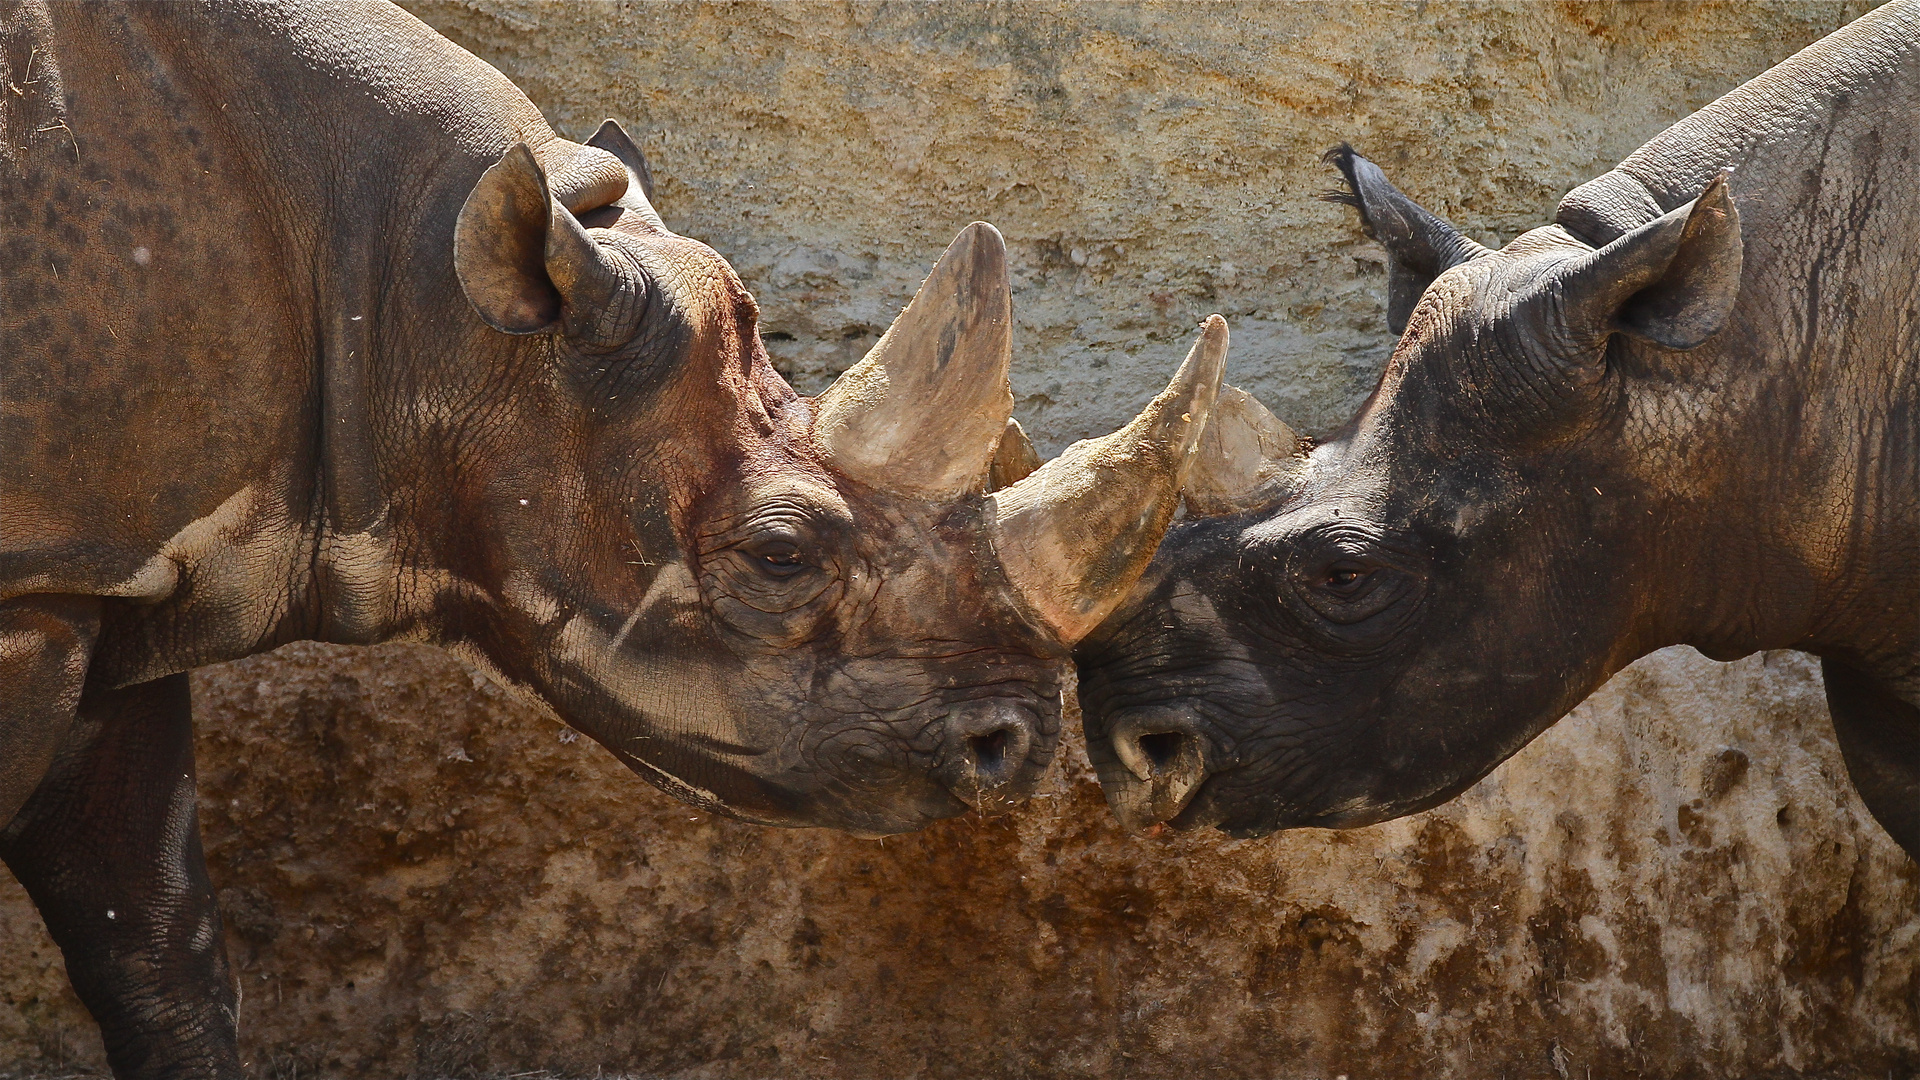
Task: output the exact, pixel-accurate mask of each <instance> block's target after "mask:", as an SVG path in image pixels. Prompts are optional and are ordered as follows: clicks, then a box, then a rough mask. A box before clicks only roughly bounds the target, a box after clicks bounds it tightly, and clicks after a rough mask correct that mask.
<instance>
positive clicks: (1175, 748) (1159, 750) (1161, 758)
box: [1139, 731, 1191, 772]
mask: <svg viewBox="0 0 1920 1080" xmlns="http://www.w3.org/2000/svg"><path fill="white" fill-rule="evenodd" d="M1189 738H1191V736H1189V735H1187V734H1186V733H1185V732H1180V731H1150V732H1148V733H1147V734H1145V735H1142V736H1140V739H1139V743H1140V752H1141V753H1143V754H1145V755H1146V758H1147V761H1148V762H1150V763H1152V765H1153V771H1154V772H1161V771H1163V770H1164V769H1166V767H1167V766H1169V765H1171V764H1173V763H1174V760H1175V759H1177V758H1178V757H1179V756H1180V744H1181V743H1183V742H1185V741H1186V740H1187V739H1189Z"/></svg>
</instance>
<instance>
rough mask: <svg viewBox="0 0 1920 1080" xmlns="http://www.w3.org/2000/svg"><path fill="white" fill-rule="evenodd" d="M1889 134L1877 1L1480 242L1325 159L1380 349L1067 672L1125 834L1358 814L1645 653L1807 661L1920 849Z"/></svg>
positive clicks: (1480, 759)
mask: <svg viewBox="0 0 1920 1080" xmlns="http://www.w3.org/2000/svg"><path fill="white" fill-rule="evenodd" d="M1917 121H1920V8H1917V7H1916V6H1915V5H1914V4H1911V3H1902V4H1895V5H1889V6H1887V7H1885V8H1882V9H1880V10H1878V11H1876V12H1875V13H1873V14H1871V15H1869V16H1868V17H1866V18H1864V19H1862V20H1860V21H1859V22H1857V23H1855V24H1853V25H1851V26H1850V27H1848V28H1846V29H1844V30H1842V31H1841V32H1839V33H1836V34H1834V35H1832V36H1831V37H1829V38H1828V39H1826V40H1824V41H1821V42H1819V43H1816V44H1815V45H1814V46H1812V47H1810V48H1808V49H1807V50H1805V51H1804V52H1803V53H1801V54H1800V55H1798V56H1796V57H1794V58H1792V59H1790V60H1789V61H1787V62H1785V63H1783V64H1781V65H1780V66H1778V67H1776V68H1775V69H1773V70H1772V71H1770V72H1768V73H1766V74H1765V75H1763V76H1761V77H1760V78H1758V79H1755V80H1754V81H1753V82H1751V83H1749V84H1747V85H1746V86H1743V87H1741V88H1740V89H1738V90H1735V91H1733V92H1732V93H1730V94H1728V95H1727V96H1726V97H1724V98H1722V99H1721V100H1719V101H1718V102H1716V103H1714V104H1713V105H1711V106H1709V107H1708V108H1706V109H1704V110H1703V111H1701V112H1700V113H1698V114H1696V115H1694V116H1692V117H1690V118H1688V119H1687V120H1684V121H1682V122H1681V123H1679V124H1677V125H1675V126H1674V127H1673V128H1672V129H1671V130H1669V131H1667V132H1666V133H1664V134H1662V135H1660V136H1659V137H1657V138H1656V139H1654V140H1653V141H1652V142H1650V143H1648V144H1647V145H1646V146H1645V147H1643V148H1641V149H1640V150H1638V151H1636V152H1635V153H1634V154H1633V155H1631V156H1630V157H1629V158H1627V159H1626V160H1625V161H1623V162H1622V163H1621V164H1620V165H1619V166H1618V167H1616V168H1615V169H1614V170H1612V171H1611V172H1609V173H1607V174H1605V175H1604V176H1601V177H1599V178H1598V179H1596V180H1594V181H1592V182H1590V183H1588V184H1585V185H1583V186H1581V187H1580V188H1578V189H1576V190H1575V191H1573V192H1572V193H1570V194H1569V195H1568V196H1567V198H1566V199H1565V201H1564V202H1563V203H1562V205H1561V207H1560V210H1559V212H1558V214H1557V215H1556V218H1555V223H1554V224H1552V225H1549V226H1547V227H1545V228H1540V229H1535V230H1533V231H1531V232H1528V233H1526V234H1524V235H1522V236H1520V237H1519V238H1517V239H1515V240H1514V241H1513V242H1512V243H1511V244H1509V245H1507V246H1506V247H1505V248H1504V249H1502V250H1500V251H1486V250H1485V249H1482V248H1480V247H1479V246H1478V245H1476V244H1473V243H1472V242H1470V241H1466V240H1465V239H1464V238H1462V237H1460V236H1459V235H1458V234H1457V233H1456V232H1455V231H1454V230H1453V229H1452V227H1451V226H1449V225H1447V224H1446V223H1445V222H1444V221H1442V220H1440V219H1439V218H1437V217H1435V216H1433V215H1431V214H1428V213H1427V212H1425V211H1423V210H1420V209H1419V208H1418V207H1417V206H1415V205H1414V204H1413V203H1412V202H1411V201H1410V200H1408V199H1406V198H1405V196H1402V195H1401V194H1400V193H1399V192H1397V191H1395V190H1394V189H1393V187H1392V186H1391V185H1390V184H1388V183H1387V182H1386V179H1385V177H1384V176H1382V175H1380V173H1379V171H1378V170H1377V169H1374V168H1373V167H1372V166H1371V164H1370V163H1367V162H1366V161H1365V160H1364V159H1360V158H1358V157H1356V156H1353V155H1351V154H1350V152H1348V153H1337V154H1335V155H1333V156H1334V157H1335V158H1337V159H1338V161H1339V163H1340V164H1341V166H1342V167H1343V169H1344V170H1345V171H1346V173H1347V177H1348V180H1349V183H1350V184H1351V185H1353V187H1354V189H1355V190H1353V191H1352V192H1350V193H1347V194H1344V195H1342V196H1341V201H1346V202H1349V203H1351V204H1353V205H1356V206H1357V207H1358V208H1359V209H1360V210H1361V212H1362V215H1363V218H1364V223H1365V225H1366V226H1367V228H1368V230H1369V232H1370V233H1372V234H1374V235H1376V236H1377V237H1379V239H1380V240H1381V241H1382V242H1383V244H1385V246H1386V247H1387V249H1388V253H1389V255H1390V256H1391V261H1392V266H1391V271H1392V275H1393V280H1392V284H1391V286H1390V294H1391V301H1392V302H1391V303H1390V310H1391V313H1392V315H1393V317H1394V318H1395V319H1396V322H1397V324H1396V326H1395V329H1396V330H1399V329H1402V327H1401V326H1400V325H1398V324H1399V323H1404V334H1403V336H1402V337H1401V339H1400V342H1399V344H1398V345H1397V346H1396V348H1395V349H1394V352H1393V355H1392V358H1391V360H1390V361H1389V363H1388V366H1387V369H1386V372H1385V374H1384V376H1383V377H1382V380H1381V383H1380V385H1379V387H1378V389H1377V390H1376V391H1375V392H1374V394H1373V395H1372V397H1371V398H1370V399H1369V400H1368V401H1367V402H1366V404H1365V405H1364V406H1363V407H1362V409H1361V410H1360V412H1359V414H1358V415H1357V416H1356V417H1355V418H1354V419H1353V421H1352V422H1351V423H1350V424H1348V425H1347V427H1345V428H1344V429H1343V430H1341V431H1340V432H1338V433H1337V434H1335V435H1334V436H1333V437H1332V438H1330V439H1328V440H1327V441H1326V442H1325V443H1324V444H1323V445H1320V446H1318V447H1315V448H1313V449H1312V450H1311V453H1310V455H1309V458H1308V462H1307V471H1306V474H1305V478H1304V480H1303V481H1302V482H1300V483H1298V484H1297V485H1295V486H1294V487H1293V488H1292V489H1290V490H1288V491H1285V492H1283V493H1282V494H1281V496H1280V497H1278V498H1274V499H1269V500H1268V501H1267V502H1266V503H1265V504H1264V505H1259V506H1256V507H1252V508H1248V509H1245V510H1243V511H1241V512H1238V513H1233V514H1229V515H1227V516H1222V517H1215V518H1210V519H1204V520H1189V521H1186V522H1183V523H1181V524H1179V525H1177V526H1176V527H1175V528H1174V529H1173V530H1172V531H1170V532H1169V533H1168V535H1167V537H1166V539H1165V540H1164V541H1163V543H1162V546H1161V548H1160V551H1159V553H1158V555H1157V556H1156V559H1155V561H1154V563H1153V564H1152V566H1151V567H1150V569H1149V570H1148V572H1147V575H1146V576H1145V578H1143V580H1142V581H1141V583H1140V584H1139V586H1138V587H1137V589H1136V591H1135V593H1134V596H1133V598H1132V599H1131V600H1130V601H1129V602H1128V604H1126V605H1124V606H1123V607H1122V608H1120V609H1119V610H1118V611H1117V612H1116V613H1115V614H1114V615H1113V616H1112V617H1111V618H1110V619H1109V620H1108V621H1107V622H1106V623H1105V624H1104V625H1103V626H1102V627H1101V628H1100V629H1099V630H1098V631H1096V632H1095V634H1094V635H1092V636H1091V637H1089V638H1088V639H1087V640H1086V641H1085V642H1083V643H1082V645H1081V646H1080V648H1079V649H1078V651H1077V654H1076V655H1077V658H1078V660H1079V664H1080V694H1081V701H1082V704H1083V707H1084V709H1085V716H1086V728H1087V737H1088V744H1089V748H1090V753H1091V756H1092V758H1093V761H1094V763H1095V765H1096V767H1097V768H1098V770H1099V772H1100V776H1101V780H1102V782H1103V784H1105V785H1106V787H1107V790H1108V794H1109V799H1110V801H1111V802H1112V804H1113V805H1114V807H1115V809H1116V811H1118V812H1120V813H1121V816H1122V817H1123V819H1124V820H1125V821H1126V822H1127V823H1128V824H1129V825H1131V826H1134V827H1145V826H1149V825H1152V824H1154V823H1156V822H1158V821H1162V820H1168V821H1171V822H1172V824H1173V825H1175V826H1176V827H1198V826H1204V825H1215V826H1217V827H1218V828H1220V829H1221V830H1223V831H1225V832H1227V833H1229V834H1231V835H1235V836H1258V835H1262V834H1265V833H1268V832H1271V831H1273V830H1276V829H1287V828H1294V827H1299V826H1322V827H1350V826H1358V825H1364V824H1368V823H1371V822H1377V821H1381V820H1383V819H1387V818H1392V817H1396V816H1399V815H1404V814H1410V813H1413V812H1415V811H1418V810H1421V809H1424V808H1427V807H1430V806H1433V805H1435V804H1437V803H1439V802H1441V801H1443V800H1445V799H1448V798H1450V797H1452V796H1453V795H1455V794H1456V793H1458V792H1460V791H1461V790H1463V789H1464V788H1466V787H1467V786H1468V785H1470V784H1472V783H1473V782H1474V781H1476V780H1477V779H1479V778H1480V777H1482V776H1484V775H1486V774H1487V773H1488V772H1489V771H1490V770H1492V769H1493V768H1494V766H1496V765H1497V764H1499V763H1500V762H1501V761H1502V760H1504V759H1505V758H1507V757H1508V756H1509V755H1511V754H1512V753H1514V752H1515V751H1516V750H1518V749H1519V748H1520V747H1521V746H1523V745H1525V744H1526V742H1527V741H1528V740H1530V739H1532V738H1533V737H1534V736H1536V735H1538V734H1539V733H1540V732H1541V731H1542V730H1544V729H1545V728H1546V727H1548V726H1549V725H1551V724H1552V723H1553V722H1554V721H1555V720H1557V719H1558V718H1560V717H1561V716H1562V715H1564V714H1565V713H1566V712H1567V711H1568V710H1569V709H1571V708H1572V707H1573V706H1574V705H1575V704H1577V703H1578V702H1579V701H1580V700H1581V699H1582V698H1584V697H1586V696H1587V695H1588V694H1589V693H1590V692H1591V691H1593V690H1594V689H1595V688H1596V687H1598V686H1599V685H1600V683H1602V682H1603V681H1604V680H1605V679H1607V677H1608V676H1610V675H1611V674H1613V673H1614V672H1615V671H1617V670H1619V669H1620V668H1621V667H1622V666H1624V665H1626V664H1627V663H1629V662H1631V661H1632V660H1633V659H1635V658H1636V657H1639V656H1642V655H1644V654H1646V653H1647V652H1650V651H1652V650H1654V649H1658V648H1661V647H1663V646H1667V645H1671V644H1676V643H1686V644H1690V645H1693V646H1695V647H1697V648H1699V649H1700V650H1702V651H1703V652H1705V653H1707V654H1708V655H1709V656H1713V657H1716V658H1722V659H1732V658H1735V657H1739V656H1742V655H1745V654H1747V653H1751V652H1753V651H1755V650H1759V649H1781V648H1792V649H1802V650H1806V651H1809V652H1812V653H1815V654H1818V655H1819V656H1821V657H1822V658H1823V659H1824V661H1825V667H1826V673H1827V685H1828V694H1829V699H1830V701H1831V703H1832V706H1833V712H1834V718H1835V725H1836V728H1837V729H1838V731H1839V734H1840V741H1841V746H1842V749H1843V751H1844V753H1845V757H1846V760H1847V764H1848V768H1849V770H1850V772H1851V775H1852V778H1853V781H1854V783H1855V784H1856V786H1857V787H1858V788H1859V790H1860V792H1861V794H1862V796H1863V797H1864V799H1865V801H1866V803H1867V805H1868V806H1869V808H1870V809H1871V810H1872V811H1873V813H1874V814H1875V815H1876V817H1877V818H1878V819H1879V820H1880V821H1881V822H1882V823H1883V824H1884V825H1885V826H1886V828H1887V829H1888V831H1889V832H1890V833H1892V835H1893V836H1894V838H1895V839H1896V840H1898V841H1899V842H1900V843H1901V844H1902V845H1903V846H1905V847H1906V848H1907V850H1908V851H1909V852H1915V853H1920V710H1916V708H1915V706H1916V704H1917V703H1920V175H1917V174H1920V133H1917V132H1916V126H1917ZM1723 174H1725V175H1726V176H1727V178H1728V179H1727V184H1728V187H1727V189H1726V191H1727V192H1730V194H1731V206H1729V205H1728V203H1727V200H1726V199H1725V193H1724V192H1721V191H1717V190H1712V189H1711V188H1710V186H1711V185H1713V183H1714V181H1715V178H1716V177H1719V176H1721V175H1723ZM1703 193H1704V195H1703ZM1697 197H1698V198H1699V202H1698V203H1697V204H1696V203H1695V200H1696V198H1697ZM1736 210H1737V220H1736ZM1609 245H1612V246H1611V247H1609ZM1603 248H1604V249H1606V250H1605V251H1600V250H1599V249H1603ZM1414 298H1418V303H1417V305H1415V304H1414V303H1413V300H1414ZM1122 742H1130V743H1131V745H1129V746H1126V747H1124V748H1123V747H1121V746H1120V744H1121V743H1122ZM1123 749H1124V751H1125V753H1124V755H1123V753H1122V752H1121V751H1122V750H1123ZM1123 756H1125V757H1130V758H1131V759H1132V760H1134V761H1135V762H1137V763H1139V764H1140V765H1141V768H1140V769H1138V770H1137V771H1136V770H1135V769H1130V768H1129V767H1127V765H1126V764H1125V762H1124V761H1123V760H1122V758H1123Z"/></svg>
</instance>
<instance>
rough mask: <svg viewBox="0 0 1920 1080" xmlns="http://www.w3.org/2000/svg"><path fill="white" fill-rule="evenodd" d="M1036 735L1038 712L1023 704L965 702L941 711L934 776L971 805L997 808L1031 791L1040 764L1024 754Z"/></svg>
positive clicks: (1035, 741) (1009, 805) (987, 809)
mask: <svg viewBox="0 0 1920 1080" xmlns="http://www.w3.org/2000/svg"><path fill="white" fill-rule="evenodd" d="M1040 741H1041V739H1040V718H1039V717H1038V716H1036V715H1035V714H1034V712H1033V710H1032V709H1031V708H1029V707H1027V706H1026V705H1025V704H1023V703H1020V702H1013V701H992V700H990V701H974V702H966V703H964V704H961V705H957V706H955V707H954V709H953V711H951V712H949V713H948V714H947V718H946V722H945V730H944V732H943V733H942V740H941V754H940V759H941V761H940V766H939V768H938V769H937V770H935V776H936V777H937V778H938V779H939V781H940V782H941V783H942V784H944V785H946V788H947V790H949V791H951V792H953V794H954V795H955V796H956V797H958V798H959V799H960V800H961V801H963V802H965V803H966V804H967V805H969V806H971V807H973V808H974V809H975V810H978V811H980V812H981V813H984V814H995V813H1000V812H1003V811H1005V810H1008V809H1011V808H1012V807H1013V806H1014V804H1016V803H1018V802H1021V801H1022V800H1024V799H1025V798H1026V797H1027V796H1028V795H1029V794H1031V793H1032V789H1033V786H1034V784H1035V783H1036V782H1037V781H1038V780H1039V778H1040V773H1041V771H1042V770H1043V769H1044V768H1045V767H1046V762H1045V761H1044V760H1042V761H1038V762H1035V761H1032V760H1029V759H1030V757H1031V755H1032V753H1033V751H1034V749H1035V747H1036V746H1037V745H1038V744H1039V743H1040Z"/></svg>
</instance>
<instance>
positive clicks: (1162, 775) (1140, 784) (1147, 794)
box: [1096, 708, 1210, 830]
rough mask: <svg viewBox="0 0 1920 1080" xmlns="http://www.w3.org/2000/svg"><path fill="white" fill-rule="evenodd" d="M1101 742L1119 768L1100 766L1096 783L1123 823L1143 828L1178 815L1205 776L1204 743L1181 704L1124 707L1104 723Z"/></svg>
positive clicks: (1203, 735)
mask: <svg viewBox="0 0 1920 1080" xmlns="http://www.w3.org/2000/svg"><path fill="white" fill-rule="evenodd" d="M1107 744H1108V746H1110V747H1111V751H1112V758H1113V763H1114V764H1118V765H1119V766H1121V768H1111V767H1109V768H1106V769H1103V770H1101V777H1100V779H1101V786H1102V787H1103V788H1105V789H1106V794H1107V803H1108V805H1109V806H1111V807H1112V808H1113V813H1114V816H1115V817H1118V818H1119V819H1120V823H1121V824H1122V825H1123V826H1125V827H1126V828H1129V829H1133V830H1143V829H1148V828H1152V827H1153V826H1155V825H1158V824H1160V823H1161V822H1163V821H1172V820H1173V819H1174V818H1176V817H1179V816H1180V812H1181V811H1182V810H1185V809H1186V807H1187V804H1188V803H1189V802H1191V801H1192V800H1193V797H1194V795H1195V794H1196V793H1197V792H1198V791H1199V790H1200V786H1201V785H1202V784H1203V783H1205V782H1206V779H1207V773H1208V771H1209V768H1208V764H1207V756H1208V753H1207V751H1208V747H1209V745H1210V744H1209V742H1208V739H1207V736H1206V733H1205V732H1204V731H1203V730H1202V727H1201V724H1200V721H1199V720H1198V718H1196V717H1195V716H1194V715H1193V714H1192V713H1191V712H1189V711H1187V710H1186V709H1181V708H1148V709H1127V710H1124V711H1122V712H1120V713H1119V714H1117V715H1116V716H1114V718H1113V719H1112V721H1111V722H1110V723H1109V724H1108V726H1107ZM1096 756H1097V757H1105V756H1106V755H1099V754H1096Z"/></svg>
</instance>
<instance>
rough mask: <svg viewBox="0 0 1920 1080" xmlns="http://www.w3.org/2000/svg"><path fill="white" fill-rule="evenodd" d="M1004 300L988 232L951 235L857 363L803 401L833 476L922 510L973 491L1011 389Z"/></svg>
mask: <svg viewBox="0 0 1920 1080" xmlns="http://www.w3.org/2000/svg"><path fill="white" fill-rule="evenodd" d="M1012 358H1013V293H1012V289H1011V287H1010V286H1009V284H1008V282H1007V247H1006V243H1005V241H1003V240H1001V238H1000V232H999V230H997V229H995V228H994V227H993V226H991V225H988V224H986V223H985V222H981V221H976V222H974V223H973V224H971V225H969V226H967V227H966V228H965V229H962V230H961V231H960V235H959V236H958V237H956V238H955V239H954V241H953V243H952V244H951V245H949V246H948V248H947V250H946V254H944V255H941V256H940V261H939V262H937V263H935V264H934V267H933V270H932V272H930V273H929V274H927V280H926V281H925V282H923V283H922V284H921V286H920V291H919V292H917V293H915V294H914V297H913V301H912V302H911V303H909V304H908V305H907V308H906V310H905V311H902V312H901V313H900V317H899V318H897V319H895V320H894V321H893V325H892V326H891V327H889V328H888V329H887V332H886V333H885V334H884V335H882V336H881V338H880V340H879V341H878V342H876V343H875V344H874V346H873V350H872V351H871V352H869V353H867V355H866V358H865V359H864V360H861V361H860V362H859V363H857V364H855V365H853V366H852V367H850V368H848V369H847V371H846V373H845V374H843V375H841V376H840V378H839V379H838V380H836V381H835V382H834V384H833V385H832V386H830V387H828V388H827V392H826V393H824V394H821V395H820V396H819V397H818V398H815V399H814V413H813V432H814V439H815V441H816V442H818V443H819V445H820V449H821V450H822V452H824V453H825V455H826V456H827V458H828V460H829V461H831V462H832V463H833V465H834V467H835V468H837V469H839V470H840V471H841V472H843V473H845V474H847V475H848V476H850V477H852V478H853V479H855V480H858V481H860V482H861V483H863V484H866V485H868V486H870V487H876V488H880V489H881V490H884V491H891V492H894V493H896V494H901V495H912V496H916V497H920V498H927V499H942V498H953V497H956V496H959V495H962V494H965V493H967V492H969V491H981V490H983V488H984V481H985V479H986V473H987V463H988V460H989V459H990V458H991V457H992V455H993V450H994V447H995V445H997V444H998V443H999V441H1000V433H1001V431H1002V430H1003V429H1004V428H1005V427H1006V424H1007V418H1008V417H1009V416H1011V415H1013V389H1012V387H1010V386H1009V385H1008V384H1007V367H1008V365H1009V364H1010V362H1011V361H1012Z"/></svg>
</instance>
